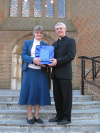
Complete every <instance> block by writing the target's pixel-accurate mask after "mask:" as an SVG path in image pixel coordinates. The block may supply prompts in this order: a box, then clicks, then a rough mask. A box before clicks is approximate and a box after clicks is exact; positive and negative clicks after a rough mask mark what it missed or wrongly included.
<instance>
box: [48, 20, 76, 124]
mask: <svg viewBox="0 0 100 133" xmlns="http://www.w3.org/2000/svg"><path fill="white" fill-rule="evenodd" d="M55 31H56V34H57V35H58V40H57V41H56V42H54V43H53V46H54V48H55V50H54V59H51V60H50V61H51V62H52V64H49V66H51V67H52V74H51V78H52V79H53V94H54V101H55V107H56V112H57V114H56V117H55V118H52V119H49V122H57V124H61V125H63V124H68V123H71V109H72V65H71V62H72V60H73V59H74V58H75V54H76V43H75V39H73V38H69V37H67V36H66V25H65V24H64V23H62V22H59V23H57V24H56V25H55Z"/></svg>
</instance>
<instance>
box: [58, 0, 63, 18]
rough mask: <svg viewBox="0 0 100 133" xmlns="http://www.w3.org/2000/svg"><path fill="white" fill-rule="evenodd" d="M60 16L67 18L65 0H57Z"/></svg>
mask: <svg viewBox="0 0 100 133" xmlns="http://www.w3.org/2000/svg"><path fill="white" fill-rule="evenodd" d="M57 9H58V17H59V18H65V0H57Z"/></svg>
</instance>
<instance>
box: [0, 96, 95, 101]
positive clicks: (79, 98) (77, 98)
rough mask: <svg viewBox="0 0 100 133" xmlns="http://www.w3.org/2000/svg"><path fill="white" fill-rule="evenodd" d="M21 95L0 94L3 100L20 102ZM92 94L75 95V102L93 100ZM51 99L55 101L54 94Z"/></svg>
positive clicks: (0, 98)
mask: <svg viewBox="0 0 100 133" xmlns="http://www.w3.org/2000/svg"><path fill="white" fill-rule="evenodd" d="M18 99H19V96H17V95H15V96H12V95H0V101H1V102H18ZM92 100H93V98H92V96H82V95H75V96H73V102H85V101H92ZM51 101H52V102H53V101H54V98H53V95H51Z"/></svg>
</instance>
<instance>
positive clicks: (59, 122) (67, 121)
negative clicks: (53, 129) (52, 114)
mask: <svg viewBox="0 0 100 133" xmlns="http://www.w3.org/2000/svg"><path fill="white" fill-rule="evenodd" d="M70 123H71V120H64V119H63V120H61V121H58V122H57V124H58V125H65V124H70Z"/></svg>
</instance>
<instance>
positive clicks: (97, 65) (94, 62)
mask: <svg viewBox="0 0 100 133" xmlns="http://www.w3.org/2000/svg"><path fill="white" fill-rule="evenodd" d="M78 58H80V59H81V88H82V91H81V94H82V95H84V81H85V80H86V78H87V76H88V75H89V74H90V72H92V77H91V79H92V80H93V81H94V80H95V78H97V75H98V73H99V72H100V56H96V57H91V58H89V57H86V56H79V57H78ZM86 61H90V62H91V67H92V69H90V70H89V71H88V72H87V73H86Z"/></svg>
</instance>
